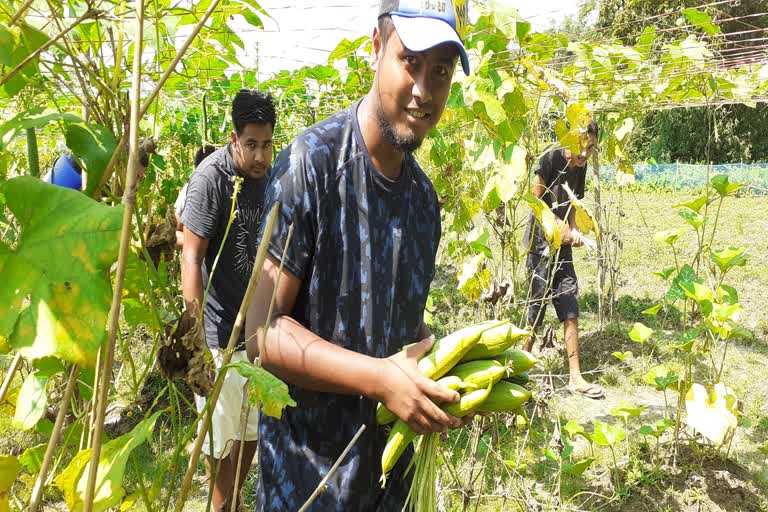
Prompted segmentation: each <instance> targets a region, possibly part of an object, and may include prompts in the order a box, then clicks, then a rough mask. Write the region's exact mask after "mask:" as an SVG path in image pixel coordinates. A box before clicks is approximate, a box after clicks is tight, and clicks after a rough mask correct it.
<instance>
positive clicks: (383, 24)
mask: <svg viewBox="0 0 768 512" xmlns="http://www.w3.org/2000/svg"><path fill="white" fill-rule="evenodd" d="M394 30H395V24H394V23H393V22H392V17H391V16H390V15H389V14H384V15H382V16H379V35H380V36H381V44H382V46H386V45H387V40H388V39H389V36H390V35H391V34H392V32H393V31H394ZM382 49H383V48H382Z"/></svg>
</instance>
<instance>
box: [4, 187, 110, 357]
mask: <svg viewBox="0 0 768 512" xmlns="http://www.w3.org/2000/svg"><path fill="white" fill-rule="evenodd" d="M0 190H2V193H3V194H4V195H5V197H6V200H7V207H8V209H9V210H10V211H11V212H12V213H13V215H14V216H15V218H16V221H17V222H18V223H19V224H20V225H21V228H22V229H21V235H20V236H19V240H18V243H17V244H16V245H15V246H7V245H4V244H1V243H0V274H2V275H3V279H2V280H0V351H1V350H5V351H7V350H8V345H9V344H10V345H11V346H13V347H14V348H16V349H17V350H19V351H20V352H21V353H22V354H23V355H24V356H25V357H26V358H27V359H40V358H43V357H48V356H53V357H57V358H59V359H63V360H65V361H69V362H71V363H75V364H78V365H80V366H83V367H93V366H94V364H95V362H96V353H97V352H98V350H99V346H100V345H101V343H102V341H103V340H104V338H105V337H106V324H107V316H108V314H109V307H110V299H111V286H110V281H109V277H108V273H109V268H110V266H111V265H112V263H113V262H114V261H115V260H116V259H117V253H118V248H119V231H120V225H121V221H122V207H108V206H105V205H102V204H99V203H97V202H96V201H94V200H92V199H90V198H88V197H86V196H85V195H83V194H81V193H80V192H77V191H75V190H69V189H65V188H61V187H56V186H54V185H50V184H47V183H43V182H42V181H40V180H38V179H35V178H32V177H29V176H22V177H19V178H13V179H11V180H9V181H7V182H5V183H3V184H2V189H0ZM6 276H7V277H6Z"/></svg>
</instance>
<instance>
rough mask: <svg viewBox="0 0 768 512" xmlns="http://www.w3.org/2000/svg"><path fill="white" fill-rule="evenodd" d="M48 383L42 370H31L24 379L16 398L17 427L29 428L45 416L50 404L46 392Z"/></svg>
mask: <svg viewBox="0 0 768 512" xmlns="http://www.w3.org/2000/svg"><path fill="white" fill-rule="evenodd" d="M47 385H48V377H47V376H40V372H31V373H30V374H29V375H27V378H26V379H24V384H22V385H21V390H20V391H19V396H18V398H17V399H16V414H15V416H14V418H13V423H14V426H15V427H16V428H19V429H22V430H29V429H30V428H32V427H34V426H35V425H36V424H37V422H38V421H40V418H42V417H43V414H45V408H46V406H47V405H48V395H47V394H46V392H45V388H46V386H47Z"/></svg>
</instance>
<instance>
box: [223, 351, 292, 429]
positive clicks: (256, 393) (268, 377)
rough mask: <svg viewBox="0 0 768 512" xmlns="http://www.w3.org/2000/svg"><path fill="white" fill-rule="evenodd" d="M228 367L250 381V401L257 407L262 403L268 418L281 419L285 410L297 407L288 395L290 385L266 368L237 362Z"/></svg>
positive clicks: (245, 362)
mask: <svg viewBox="0 0 768 512" xmlns="http://www.w3.org/2000/svg"><path fill="white" fill-rule="evenodd" d="M228 367H232V368H235V369H236V370H237V371H238V372H239V373H240V375H242V376H243V377H245V378H246V379H248V400H249V401H250V402H251V404H252V405H254V406H256V407H258V405H259V403H261V404H262V407H263V408H264V413H265V414H266V415H267V416H271V417H273V418H277V419H280V418H281V417H282V416H283V409H285V408H286V407H289V406H290V407H296V402H295V401H294V400H293V399H292V398H291V395H290V394H289V393H288V385H287V384H286V383H285V382H283V381H281V380H280V379H278V378H277V377H275V376H274V375H272V374H271V373H269V372H268V371H267V370H265V369H264V368H261V367H260V366H256V365H254V364H252V363H249V362H247V361H237V362H236V363H232V364H230V365H228Z"/></svg>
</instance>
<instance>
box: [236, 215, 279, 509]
mask: <svg viewBox="0 0 768 512" xmlns="http://www.w3.org/2000/svg"><path fill="white" fill-rule="evenodd" d="M291 238H293V224H291V225H290V226H289V227H288V236H287V237H286V239H285V247H284V248H283V255H282V257H281V258H280V268H279V269H278V270H277V277H276V278H275V287H274V288H273V289H272V298H271V299H270V301H269V312H268V313H267V318H266V319H265V321H264V336H266V333H267V332H268V331H269V324H270V321H269V319H270V318H272V308H273V307H274V305H275V298H276V297H277V290H278V287H279V286H280V277H281V276H282V275H283V266H284V265H285V256H286V254H287V253H288V247H290V245H291ZM254 364H255V365H256V366H261V361H260V360H259V358H256V361H254ZM243 396H244V397H247V396H248V383H247V382H246V384H245V385H244V386H243ZM247 403H248V400H245V402H244V403H243V405H242V406H241V411H240V450H239V451H238V454H237V465H236V466H235V487H234V489H235V497H236V498H237V499H234V500H232V508H231V510H230V512H236V508H235V503H237V502H238V500H239V499H240V492H239V488H240V467H241V466H242V465H243V449H244V448H245V442H244V439H245V426H246V423H247V420H248V411H249V410H250V408H248V409H245V410H242V408H245V406H246V405H247ZM258 423H259V409H258V408H257V409H256V424H257V425H258Z"/></svg>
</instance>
